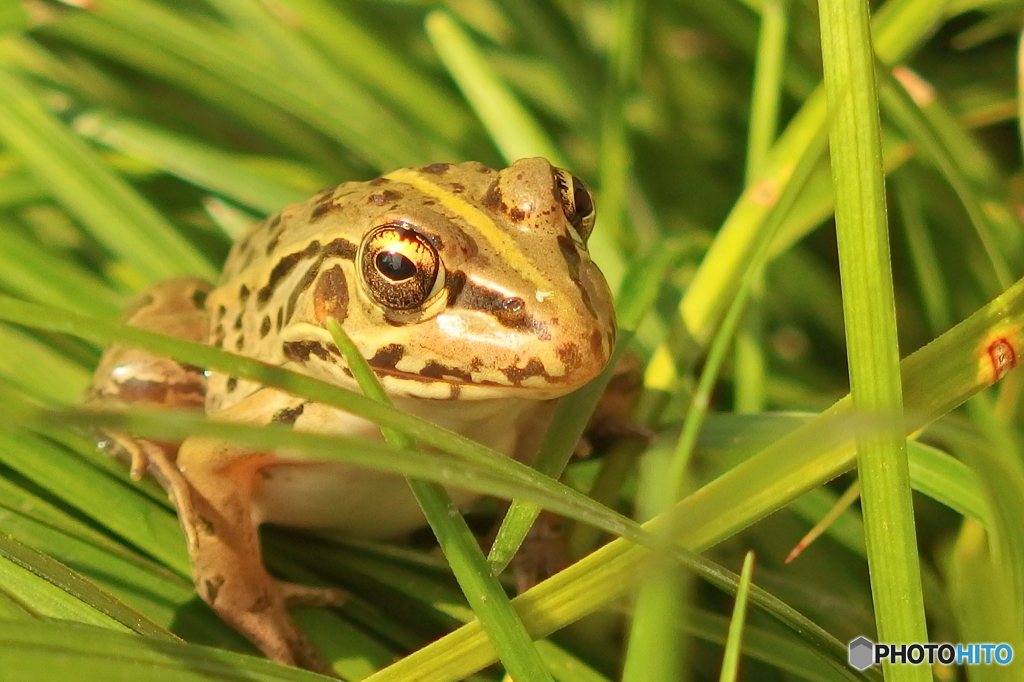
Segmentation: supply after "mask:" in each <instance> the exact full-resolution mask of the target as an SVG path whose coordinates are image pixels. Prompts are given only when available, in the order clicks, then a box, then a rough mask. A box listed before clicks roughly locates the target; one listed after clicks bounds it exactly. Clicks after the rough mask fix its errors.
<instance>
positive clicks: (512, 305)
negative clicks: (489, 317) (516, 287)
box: [501, 296, 526, 313]
mask: <svg viewBox="0 0 1024 682" xmlns="http://www.w3.org/2000/svg"><path fill="white" fill-rule="evenodd" d="M525 306H526V303H525V302H524V301H523V299H521V298H519V297H518V296H510V297H509V298H506V299H505V300H504V301H502V302H501V307H502V309H504V310H506V311H508V312H510V313H518V312H519V311H520V310H522V309H523V308H524V307H525Z"/></svg>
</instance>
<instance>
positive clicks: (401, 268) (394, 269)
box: [376, 251, 416, 282]
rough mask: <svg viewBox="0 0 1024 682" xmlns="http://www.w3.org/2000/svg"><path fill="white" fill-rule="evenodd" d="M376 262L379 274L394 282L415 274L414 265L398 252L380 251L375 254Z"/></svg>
mask: <svg viewBox="0 0 1024 682" xmlns="http://www.w3.org/2000/svg"><path fill="white" fill-rule="evenodd" d="M376 262H377V269H378V270H380V274H382V275H384V276H385V277H387V278H388V279H390V280H393V281H396V282H397V281H399V280H403V279H409V278H410V277H412V276H413V275H415V274H416V266H415V265H413V263H412V261H411V260H409V259H408V258H406V257H405V256H403V255H402V254H400V253H393V252H391V251H381V252H380V253H378V254H377V258H376Z"/></svg>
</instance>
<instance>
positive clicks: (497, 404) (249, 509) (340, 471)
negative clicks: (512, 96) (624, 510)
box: [87, 158, 616, 674]
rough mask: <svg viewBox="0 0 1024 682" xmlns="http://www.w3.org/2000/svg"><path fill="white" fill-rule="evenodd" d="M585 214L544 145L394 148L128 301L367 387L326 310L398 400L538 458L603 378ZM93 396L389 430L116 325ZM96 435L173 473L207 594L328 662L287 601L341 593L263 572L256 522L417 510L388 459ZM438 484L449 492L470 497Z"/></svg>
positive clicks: (273, 640) (390, 521) (255, 633)
mask: <svg viewBox="0 0 1024 682" xmlns="http://www.w3.org/2000/svg"><path fill="white" fill-rule="evenodd" d="M595 221H596V207H595V203H594V196H593V194H592V192H591V191H590V189H589V188H588V187H587V185H586V184H585V183H584V182H583V181H582V180H580V179H579V177H577V176H576V175H574V174H573V173H571V172H569V171H567V170H564V169H562V168H558V167H556V166H553V165H552V164H551V163H550V162H549V161H547V160H546V159H544V158H529V159H519V160H517V161H515V162H514V163H512V164H511V165H510V166H508V167H507V168H504V169H500V170H494V169H492V168H490V167H488V166H486V165H484V164H481V163H478V162H461V163H434V164H430V165H426V166H422V167H416V168H403V169H399V170H395V171H393V172H390V173H387V174H384V175H382V176H380V177H378V178H376V179H373V180H369V181H362V182H358V181H353V182H345V183H342V184H340V185H337V186H335V187H331V188H328V189H325V190H323V191H321V192H319V193H317V194H316V195H314V196H313V197H312V198H310V199H309V200H307V201H305V202H302V203H295V204H291V205H289V206H287V207H285V208H284V209H282V210H281V211H280V212H279V213H277V214H276V215H274V216H272V217H270V218H267V219H266V220H263V221H261V222H259V223H257V224H255V225H253V226H252V227H251V228H250V229H249V230H248V231H247V232H245V233H244V234H243V235H242V236H241V238H240V239H238V240H237V241H236V242H235V244H234V245H233V246H232V248H231V250H230V252H229V255H228V256H227V259H226V261H225V263H224V266H223V269H222V272H221V276H220V279H219V281H218V282H217V284H216V285H215V286H214V285H210V284H207V283H205V282H203V281H202V280H197V279H195V278H191V277H179V278H175V279H172V280H169V281H165V282H162V283H159V284H156V285H154V286H153V287H151V288H150V289H149V290H147V291H146V292H144V293H143V294H142V295H141V297H140V298H139V299H137V300H136V302H135V303H134V304H133V305H132V306H130V309H129V311H128V312H127V314H126V316H125V318H124V319H125V323H126V324H128V325H132V326H138V327H143V328H147V329H150V330H154V331H159V332H163V333H166V334H170V335H172V336H178V337H181V338H186V339H189V340H193V341H197V342H201V343H206V344H209V345H211V346H214V347H216V348H220V349H223V350H225V351H227V352H230V353H234V354H237V355H241V356H244V357H248V358H254V359H256V360H260V361H263V362H265V363H269V364H271V365H275V366H279V367H283V368H286V369H290V370H294V371H296V372H299V373H302V374H304V375H308V376H311V377H314V378H317V379H320V380H322V381H326V382H329V383H331V384H333V385H336V386H339V387H342V388H345V389H349V390H354V391H358V390H359V389H358V386H357V384H356V382H355V380H354V378H353V376H352V372H351V370H350V369H349V367H348V363H347V361H346V359H345V357H344V355H343V354H342V353H340V352H339V350H338V348H337V346H336V345H335V343H334V341H333V338H332V336H331V334H330V332H329V331H328V329H327V322H328V320H330V319H334V320H336V321H337V322H338V324H340V325H341V326H342V328H343V329H344V330H345V332H346V334H347V335H348V336H349V337H350V338H351V339H352V341H353V343H354V344H355V346H356V348H357V350H358V351H359V353H360V354H361V355H362V356H363V358H365V359H366V360H367V362H368V364H369V365H370V367H371V368H372V369H373V371H374V373H375V374H376V376H377V378H378V380H379V381H380V383H381V385H382V386H383V388H384V390H385V392H386V393H387V394H388V396H389V398H390V399H391V401H392V402H393V404H394V405H395V406H396V407H397V408H399V409H401V410H404V411H406V412H409V413H411V414H414V415H417V416H419V417H422V418H424V419H427V420H429V421H431V422H433V423H435V424H438V425H440V426H442V427H445V428H447V429H451V430H453V431H455V432H457V433H459V434H462V435H463V436H466V437H468V438H471V439H473V440H475V441H477V442H479V443H481V444H483V445H485V446H488V447H490V448H492V449H494V450H496V451H497V452H499V453H501V454H502V455H505V456H508V457H512V458H515V459H516V460H519V461H521V462H524V463H529V462H530V461H531V459H532V457H533V455H534V453H535V451H536V449H537V447H538V445H539V440H540V437H541V436H542V434H543V433H544V431H545V429H546V427H547V423H548V421H549V419H550V417H551V414H552V412H553V406H554V405H555V403H556V401H557V400H559V399H560V398H562V397H564V396H565V395H568V394H569V393H571V392H573V391H575V390H576V389H578V388H580V387H582V386H583V385H584V384H586V383H587V382H589V381H591V380H592V379H594V378H595V377H597V375H598V374H599V373H600V372H601V371H602V370H603V369H604V367H605V366H606V364H607V363H608V362H609V358H610V357H611V353H612V348H613V346H614V344H615V338H616V320H615V310H614V306H613V299H612V294H611V291H610V289H609V286H608V283H607V282H606V280H605V278H604V276H603V275H602V273H601V271H600V270H599V268H598V267H597V265H596V264H595V263H594V262H593V260H592V259H591V257H590V254H589V251H588V249H587V243H588V239H589V238H590V236H591V233H592V231H593V228H594V224H595ZM87 403H88V404H89V405H91V406H98V407H104V408H109V407H113V408H115V409H130V408H131V407H132V406H133V405H148V406H156V407H168V408H176V409H191V410H195V411H200V412H203V413H205V414H206V415H207V416H208V418H209V419H212V420H216V421H221V422H228V423H236V424H247V425H255V426H260V425H267V424H279V425H286V426H288V427H291V428H293V429H295V430H297V431H302V432H310V433H320V434H335V435H344V436H357V437H362V438H371V439H379V438H381V432H380V428H379V427H378V426H377V425H376V424H374V423H372V422H370V421H367V420H366V419H363V418H361V417H358V416H356V415H353V414H350V413H348V412H345V411H342V410H340V409H338V408H335V407H331V406H328V405H323V404H320V403H316V402H312V401H310V400H307V399H305V398H303V397H300V396H296V395H294V394H291V393H288V392H287V391H284V390H281V389H278V388H274V387H270V386H265V385H262V384H260V383H259V382H256V381H251V380H247V379H239V378H237V377H232V376H229V375H227V374H224V373H221V372H216V371H206V370H204V369H202V368H198V367H191V366H187V365H182V364H181V363H177V362H175V361H173V360H171V359H169V358H163V357H159V356H156V355H153V354H151V353H148V352H145V351H141V350H138V349H133V348H130V347H126V346H122V345H116V346H113V347H111V348H109V349H108V350H107V351H106V352H105V354H104V355H103V356H102V358H101V361H100V364H99V366H98V368H97V371H96V374H95V376H94V379H93V383H92V387H91V388H90V391H89V393H88V398H87ZM107 443H108V444H111V443H114V444H116V447H114V448H113V449H116V450H118V451H120V452H121V453H123V454H125V455H126V456H127V457H128V458H129V459H130V460H131V472H132V476H133V477H135V478H139V477H141V476H142V475H143V474H145V473H146V472H149V473H151V474H152V475H153V476H154V477H155V478H156V479H157V481H159V482H160V483H161V485H162V486H163V487H164V488H165V489H166V491H167V493H168V496H169V498H170V499H171V502H172V503H173V505H174V507H175V509H176V510H177V514H178V518H179V520H180V523H181V526H182V529H183V531H184V534H185V537H186V542H187V546H188V552H189V557H190V560H191V565H192V574H193V579H194V583H195V586H196V590H197V592H198V594H199V595H200V597H201V598H202V599H203V600H204V601H205V602H206V603H207V604H208V605H209V606H210V607H211V608H212V609H213V611H215V612H216V613H217V615H218V616H219V617H220V618H221V619H222V620H223V621H225V622H226V623H227V624H229V625H230V626H232V627H233V628H234V629H236V630H237V631H239V632H240V633H241V634H243V635H244V636H245V637H246V638H248V639H249V640H250V641H251V642H252V643H253V644H255V645H256V646H257V647H258V648H259V649H260V650H261V651H262V652H263V653H264V654H265V655H266V656H267V657H268V658H270V659H272V660H275V661H278V662H280V663H284V664H289V665H297V666H300V667H304V668H307V669H310V670H315V671H318V672H322V673H326V674H331V673H332V670H331V668H330V666H329V665H328V664H327V663H326V662H325V661H324V660H323V659H322V658H321V657H320V656H319V654H318V653H317V652H316V650H315V649H314V648H313V647H312V645H311V644H310V643H309V642H308V640H307V639H306V638H305V636H304V635H303V634H302V633H301V632H300V631H299V629H298V628H297V626H296V625H295V623H294V621H293V620H292V618H291V616H290V614H289V609H290V608H291V607H294V606H297V605H308V604H337V603H341V602H342V601H343V600H344V598H345V594H344V593H343V592H341V591H340V590H334V589H330V588H327V589H324V588H316V587H312V586H305V585H298V584H294V583H288V582H285V581H282V580H280V579H279V578H277V577H274V576H272V575H271V574H270V573H269V572H268V571H267V569H266V567H265V565H264V562H263V557H262V554H261V549H260V543H259V536H258V528H259V526H260V525H261V524H264V523H269V524H275V525H279V526H286V527H293V528H300V529H329V530H331V531H336V532H342V533H347V534H351V535H354V536H357V537H364V538H373V539H395V538H400V537H403V536H404V535H406V534H408V533H410V532H411V531H414V530H416V529H418V528H420V527H422V526H423V525H424V524H425V520H424V517H423V514H422V511H421V510H420V508H419V506H418V504H417V503H416V500H415V497H414V496H413V495H412V494H411V491H410V490H409V487H408V484H407V483H406V481H405V480H404V479H403V478H401V477H398V476H394V475H391V474H386V473H381V472H376V471H371V470H368V469H361V468H358V467H354V466H350V465H345V464H341V463H337V462H326V461H317V460H314V459H310V458H308V457H302V456H301V455H297V454H295V453H289V452H279V451H260V450H254V449H252V448H251V447H244V446H240V445H236V444H233V443H229V442H225V441H222V440H218V439H216V438H210V437H205V436H198V435H196V436H191V437H188V438H186V439H185V440H184V441H182V442H181V443H169V442H156V441H151V440H147V439H143V438H136V437H133V436H132V435H130V434H125V433H114V434H110V437H109V438H108V440H107ZM450 493H451V495H452V497H453V500H454V502H455V503H456V504H458V505H459V506H460V507H465V506H466V505H469V504H471V503H472V502H473V501H474V500H475V499H476V498H477V495H476V494H474V493H471V492H467V491H462V490H455V489H453V490H451V491H450Z"/></svg>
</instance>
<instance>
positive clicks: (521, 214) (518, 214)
mask: <svg viewBox="0 0 1024 682" xmlns="http://www.w3.org/2000/svg"><path fill="white" fill-rule="evenodd" d="M508 217H509V218H510V219H511V220H512V222H514V223H521V222H523V221H524V220H526V211H524V210H523V209H521V208H518V207H516V208H513V209H511V210H510V211H509V212H508Z"/></svg>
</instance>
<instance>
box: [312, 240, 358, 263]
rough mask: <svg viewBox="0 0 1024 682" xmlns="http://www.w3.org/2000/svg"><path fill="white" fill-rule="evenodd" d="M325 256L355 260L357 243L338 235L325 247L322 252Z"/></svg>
mask: <svg viewBox="0 0 1024 682" xmlns="http://www.w3.org/2000/svg"><path fill="white" fill-rule="evenodd" d="M321 255H322V256H323V257H324V258H344V259H345V260H355V257H356V245H355V244H353V243H352V242H350V241H349V240H347V239H344V238H342V237H338V238H337V239H332V240H331V241H329V242H328V243H327V246H325V247H324V250H323V253H322V254H321Z"/></svg>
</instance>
